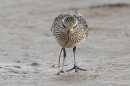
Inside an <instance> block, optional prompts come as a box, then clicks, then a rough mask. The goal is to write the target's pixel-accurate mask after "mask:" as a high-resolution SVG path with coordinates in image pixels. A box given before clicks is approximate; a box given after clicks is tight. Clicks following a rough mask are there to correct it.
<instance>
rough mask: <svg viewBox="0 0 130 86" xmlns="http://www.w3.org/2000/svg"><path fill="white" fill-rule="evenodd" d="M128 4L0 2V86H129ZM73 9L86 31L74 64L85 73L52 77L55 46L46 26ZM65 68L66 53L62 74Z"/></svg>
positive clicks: (92, 0)
mask: <svg viewBox="0 0 130 86" xmlns="http://www.w3.org/2000/svg"><path fill="white" fill-rule="evenodd" d="M119 3H120V5H119ZM129 4H130V1H129V0H123V1H122V0H113V2H110V1H105V0H104V1H103V0H96V1H95V0H87V1H86V0H82V1H78V0H67V1H60V0H55V1H52V0H48V1H44V0H37V1H35V0H10V1H9V0H0V11H1V12H0V86H52V85H53V86H79V85H82V86H86V85H88V86H130V82H129V81H130V17H129V15H130V10H129V9H130V6H129ZM74 10H77V11H78V12H79V13H81V14H82V15H83V16H84V18H85V19H86V21H87V22H88V26H89V35H88V38H87V39H86V40H85V41H84V42H83V43H81V44H79V45H78V46H77V53H76V59H77V65H78V66H79V67H82V68H85V69H87V71H85V72H84V71H79V72H74V71H71V72H65V73H63V74H60V75H56V74H57V72H58V56H59V52H60V49H61V47H60V46H59V45H58V44H57V43H56V41H55V38H54V37H53V35H52V32H51V25H52V22H53V20H54V18H55V17H56V16H58V15H59V14H60V13H68V12H73V11H74ZM61 58H62V57H61ZM61 62H62V59H61ZM71 67H73V52H72V49H69V48H68V49H67V58H66V62H65V69H70V68H71Z"/></svg>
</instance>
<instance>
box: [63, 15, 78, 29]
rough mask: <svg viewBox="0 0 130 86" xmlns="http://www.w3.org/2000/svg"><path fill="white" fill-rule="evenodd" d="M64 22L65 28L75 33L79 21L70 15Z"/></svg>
mask: <svg viewBox="0 0 130 86" xmlns="http://www.w3.org/2000/svg"><path fill="white" fill-rule="evenodd" d="M62 22H63V27H64V28H65V29H66V30H70V31H73V30H74V29H75V27H76V26H77V23H78V20H77V19H76V18H75V17H74V16H73V15H70V16H66V17H65V18H63V19H62Z"/></svg>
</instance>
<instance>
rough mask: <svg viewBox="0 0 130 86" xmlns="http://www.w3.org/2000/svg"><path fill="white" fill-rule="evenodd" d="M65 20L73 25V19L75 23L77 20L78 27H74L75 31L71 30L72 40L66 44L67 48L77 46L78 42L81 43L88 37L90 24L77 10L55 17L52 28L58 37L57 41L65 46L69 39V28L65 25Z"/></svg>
mask: <svg viewBox="0 0 130 86" xmlns="http://www.w3.org/2000/svg"><path fill="white" fill-rule="evenodd" d="M66 17H68V18H66ZM74 19H75V20H74ZM63 20H64V21H65V22H67V25H71V21H72V24H74V23H75V22H76V21H77V23H76V27H72V28H73V31H71V36H70V40H69V42H68V43H67V44H66V46H65V48H71V47H75V46H76V45H77V44H79V43H80V42H82V41H83V40H84V39H86V38H87V35H88V28H87V27H88V25H87V23H86V21H85V19H84V18H83V17H82V16H81V15H80V14H79V13H77V12H75V13H73V14H69V13H68V14H60V15H59V16H58V17H56V18H55V19H54V22H53V25H52V28H51V30H52V32H53V35H54V36H55V38H56V41H57V42H58V44H59V45H60V46H61V47H63V46H64V44H65V43H66V41H67V40H68V38H67V30H66V27H65V26H64V22H63ZM68 27H69V26H68Z"/></svg>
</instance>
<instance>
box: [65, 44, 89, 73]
mask: <svg viewBox="0 0 130 86" xmlns="http://www.w3.org/2000/svg"><path fill="white" fill-rule="evenodd" d="M73 53H74V67H73V68H71V69H70V70H67V72H68V71H71V70H73V69H75V72H78V69H79V70H83V71H86V69H81V68H79V67H78V66H77V65H76V59H75V53H76V46H75V47H74V48H73Z"/></svg>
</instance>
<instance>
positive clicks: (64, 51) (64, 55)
mask: <svg viewBox="0 0 130 86" xmlns="http://www.w3.org/2000/svg"><path fill="white" fill-rule="evenodd" d="M63 57H64V58H63V63H62V68H61V71H60V73H64V63H65V58H66V50H65V48H63Z"/></svg>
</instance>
